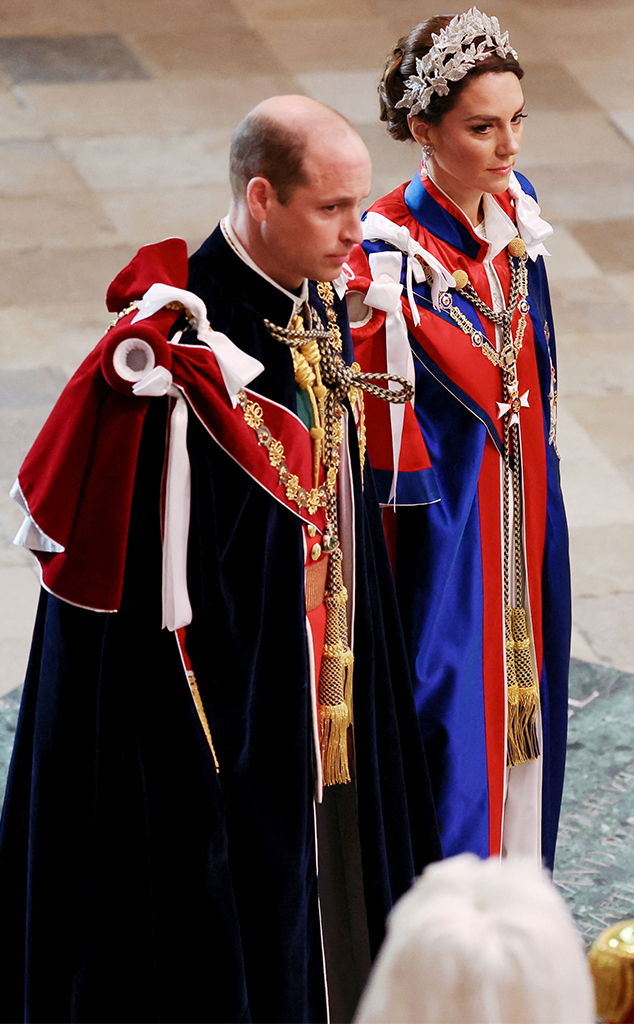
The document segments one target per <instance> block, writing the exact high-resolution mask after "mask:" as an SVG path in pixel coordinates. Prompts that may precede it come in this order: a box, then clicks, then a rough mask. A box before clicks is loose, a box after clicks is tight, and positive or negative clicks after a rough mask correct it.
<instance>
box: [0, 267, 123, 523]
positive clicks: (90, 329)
mask: <svg viewBox="0 0 634 1024" xmlns="http://www.w3.org/2000/svg"><path fill="white" fill-rule="evenodd" d="M123 266H125V258H122V259H121V262H120V265H119V267H117V268H113V270H112V272H111V274H110V277H109V278H108V277H106V276H104V277H103V279H102V281H101V283H100V286H101V298H100V300H99V301H97V302H93V303H86V302H80V301H75V302H73V303H72V306H70V305H69V303H68V302H59V303H57V304H44V305H37V304H35V303H32V302H29V305H28V306H4V307H0V366H2V367H3V369H6V370H27V369H31V368H40V367H51V366H55V367H58V368H59V370H61V372H62V373H63V374H64V375H65V376H66V378H68V377H70V375H71V374H72V373H74V371H75V370H76V369H77V367H78V366H79V364H80V363H81V362H82V360H83V359H85V357H86V356H87V355H88V353H89V352H90V351H91V349H93V348H94V346H95V345H96V344H97V342H98V341H99V340H100V338H101V337H103V335H104V334H105V332H106V328H107V327H108V324H109V323H110V320H111V319H112V314H110V313H109V312H108V311H107V309H106V303H105V294H106V290H107V286H108V284H109V283H110V280H111V279H112V277H114V275H115V274H116V272H117V270H120V269H122V268H123ZM20 297H21V298H22V299H24V298H25V296H24V294H21V296H20ZM1 509H2V504H1V498H0V518H1V515H2V511H1Z"/></svg>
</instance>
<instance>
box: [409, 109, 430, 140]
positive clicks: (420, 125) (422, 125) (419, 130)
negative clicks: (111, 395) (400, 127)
mask: <svg viewBox="0 0 634 1024" xmlns="http://www.w3.org/2000/svg"><path fill="white" fill-rule="evenodd" d="M407 123H408V125H409V130H410V132H411V133H412V135H413V136H414V138H415V139H416V141H417V143H418V145H419V146H431V144H432V141H431V139H430V138H429V130H430V128H431V125H430V124H428V123H427V121H421V119H420V118H419V117H413V116H412V115H411V114H410V115H409V117H408V118H407Z"/></svg>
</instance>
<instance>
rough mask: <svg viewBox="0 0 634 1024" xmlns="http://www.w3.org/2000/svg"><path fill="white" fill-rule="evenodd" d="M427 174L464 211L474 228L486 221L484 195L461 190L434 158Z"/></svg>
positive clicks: (428, 164)
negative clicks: (439, 167) (440, 168)
mask: <svg viewBox="0 0 634 1024" xmlns="http://www.w3.org/2000/svg"><path fill="white" fill-rule="evenodd" d="M427 173H428V174H429V176H430V178H431V180H432V181H433V183H434V185H436V187H437V188H439V189H440V191H441V192H444V194H445V195H446V196H447V198H448V199H451V201H452V203H455V205H456V206H457V207H458V208H459V209H460V210H462V212H463V213H464V215H465V217H468V218H469V220H470V221H471V223H472V224H473V225H474V227H475V226H477V225H478V224H481V223H482V221H483V220H484V204H483V202H482V197H483V194H484V193H482V192H477V191H476V192H474V191H471V190H466V189H461V188H459V187H458V185H457V183H456V182H454V180H453V179H451V178H449V180H448V179H447V175H445V174H443V172H442V171H441V170H439V169H438V167H436V165H435V163H434V159H433V157H432V158H431V159H430V160H428V162H427Z"/></svg>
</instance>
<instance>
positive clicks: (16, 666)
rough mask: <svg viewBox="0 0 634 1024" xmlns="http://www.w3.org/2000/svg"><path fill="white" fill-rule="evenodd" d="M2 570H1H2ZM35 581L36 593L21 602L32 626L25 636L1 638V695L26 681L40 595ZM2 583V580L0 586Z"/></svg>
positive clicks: (25, 617)
mask: <svg viewBox="0 0 634 1024" xmlns="http://www.w3.org/2000/svg"><path fill="white" fill-rule="evenodd" d="M0 571H1V570H0ZM19 571H21V572H28V571H29V570H28V569H26V570H19ZM34 582H35V588H36V593H35V594H34V595H33V596H32V598H31V599H30V600H27V601H23V602H22V604H21V609H22V614H23V616H24V620H25V628H26V624H28V623H29V622H30V624H31V628H30V630H28V632H25V635H24V636H20V637H6V638H5V639H2V638H0V697H3V696H4V695H5V694H7V693H10V692H11V690H14V689H15V688H16V686H20V685H21V684H22V683H23V682H24V676H25V673H26V666H27V662H28V660H29V650H30V649H31V635H32V633H33V623H34V622H35V613H36V611H37V601H38V597H39V587H38V585H37V582H36V581H34ZM1 585H2V583H1V581H0V586H1Z"/></svg>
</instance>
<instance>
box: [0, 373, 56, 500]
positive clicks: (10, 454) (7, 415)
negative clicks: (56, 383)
mask: <svg viewBox="0 0 634 1024" xmlns="http://www.w3.org/2000/svg"><path fill="white" fill-rule="evenodd" d="M60 391H61V388H60ZM56 397H57V396H56ZM53 404H54V403H53V401H50V402H47V403H46V404H45V405H29V406H23V407H21V408H19V409H1V408H0V430H2V437H3V443H2V446H1V447H0V480H4V481H6V482H7V483H8V487H11V484H12V483H13V481H14V480H15V478H16V476H17V473H18V470H19V468H20V466H21V465H22V463H23V462H24V458H25V456H26V454H27V452H28V451H29V449H30V447H31V445H32V444H33V442H34V441H35V438H36V437H37V435H38V434H39V432H40V430H41V429H42V427H43V425H44V423H45V422H46V420H47V418H48V415H49V413H50V411H51V409H52V407H53Z"/></svg>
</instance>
